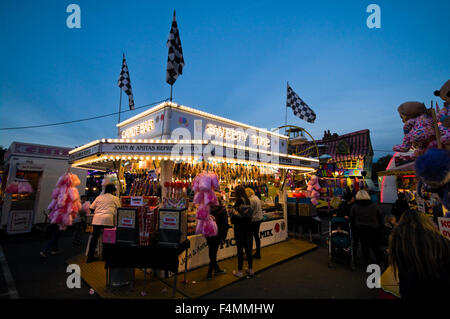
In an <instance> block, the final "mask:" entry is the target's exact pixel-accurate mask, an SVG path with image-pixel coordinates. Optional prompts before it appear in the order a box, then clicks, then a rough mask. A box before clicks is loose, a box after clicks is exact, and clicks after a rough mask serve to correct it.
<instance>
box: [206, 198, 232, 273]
mask: <svg viewBox="0 0 450 319" xmlns="http://www.w3.org/2000/svg"><path fill="white" fill-rule="evenodd" d="M217 200H218V202H219V206H213V207H211V215H212V216H213V217H214V220H215V221H216V224H217V236H213V237H206V242H207V244H208V250H209V268H208V275H207V279H212V278H213V276H212V275H213V272H214V274H215V275H220V274H224V273H225V272H226V271H225V270H222V269H220V267H219V265H218V264H217V252H218V250H219V246H220V244H221V243H222V242H223V241H224V240H225V239H226V238H227V234H228V228H229V225H228V214H227V210H226V208H225V207H224V205H223V203H222V201H221V199H220V198H219V196H217Z"/></svg>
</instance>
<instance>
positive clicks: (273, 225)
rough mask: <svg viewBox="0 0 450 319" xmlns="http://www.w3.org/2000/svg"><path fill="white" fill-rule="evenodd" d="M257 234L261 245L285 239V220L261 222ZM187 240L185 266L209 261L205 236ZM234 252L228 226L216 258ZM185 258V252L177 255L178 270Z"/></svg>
mask: <svg viewBox="0 0 450 319" xmlns="http://www.w3.org/2000/svg"><path fill="white" fill-rule="evenodd" d="M259 235H260V238H261V247H265V246H269V245H272V244H276V243H278V242H281V241H284V240H286V239H287V237H288V233H287V225H286V221H285V220H284V219H279V220H272V221H267V222H263V223H262V224H261V227H260V230H259ZM189 240H190V241H191V246H190V248H189V250H188V257H187V268H188V269H193V268H197V267H201V266H203V265H207V264H208V263H209V255H208V244H207V242H206V239H205V237H204V236H202V235H194V236H190V237H189ZM255 247H256V246H255V243H253V248H255ZM236 254H237V252H236V239H235V238H234V231H233V228H230V229H229V230H228V235H227V238H226V240H225V241H224V242H223V243H222V244H221V245H220V247H219V250H218V252H217V260H218V261H219V260H223V259H226V258H230V257H233V256H236ZM185 259H186V257H185V254H181V255H180V257H179V272H183V271H184V267H185Z"/></svg>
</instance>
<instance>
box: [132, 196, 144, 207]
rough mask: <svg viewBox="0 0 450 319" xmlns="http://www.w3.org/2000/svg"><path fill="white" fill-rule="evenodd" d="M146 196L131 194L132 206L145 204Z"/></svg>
mask: <svg viewBox="0 0 450 319" xmlns="http://www.w3.org/2000/svg"><path fill="white" fill-rule="evenodd" d="M143 205H144V198H143V197H142V196H131V197H130V206H143Z"/></svg>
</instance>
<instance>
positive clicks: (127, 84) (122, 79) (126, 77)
mask: <svg viewBox="0 0 450 319" xmlns="http://www.w3.org/2000/svg"><path fill="white" fill-rule="evenodd" d="M118 84H119V87H120V88H121V89H122V90H124V91H125V93H126V94H127V95H128V104H129V105H130V110H134V99H133V92H132V91H131V81H130V73H128V66H127V61H125V54H124V55H123V60H122V71H121V72H120V75H119V81H118Z"/></svg>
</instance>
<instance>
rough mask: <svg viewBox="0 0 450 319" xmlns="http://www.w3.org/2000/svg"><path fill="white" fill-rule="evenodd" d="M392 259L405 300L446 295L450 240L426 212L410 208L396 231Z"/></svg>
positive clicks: (391, 245)
mask: <svg viewBox="0 0 450 319" xmlns="http://www.w3.org/2000/svg"><path fill="white" fill-rule="evenodd" d="M389 262H390V264H391V265H392V268H393V271H394V276H395V278H398V279H399V281H400V282H399V284H400V295H401V297H402V299H415V298H422V299H423V298H424V297H425V298H436V297H437V298H443V297H444V296H447V295H448V287H449V286H450V240H448V239H447V238H445V237H444V236H443V235H441V233H440V232H439V231H438V229H437V228H436V227H435V226H434V225H433V223H432V222H431V220H430V219H429V218H428V217H427V216H426V215H425V214H424V213H421V212H418V211H414V210H407V211H406V212H404V213H403V216H402V217H401V218H400V222H399V223H398V224H397V225H396V226H395V228H394V229H393V230H392V234H391V238H390V241H389Z"/></svg>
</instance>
